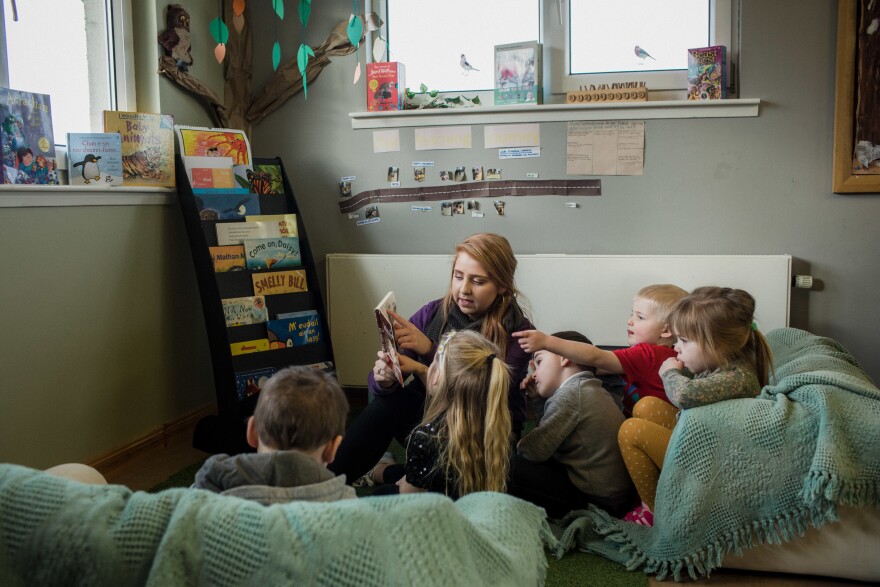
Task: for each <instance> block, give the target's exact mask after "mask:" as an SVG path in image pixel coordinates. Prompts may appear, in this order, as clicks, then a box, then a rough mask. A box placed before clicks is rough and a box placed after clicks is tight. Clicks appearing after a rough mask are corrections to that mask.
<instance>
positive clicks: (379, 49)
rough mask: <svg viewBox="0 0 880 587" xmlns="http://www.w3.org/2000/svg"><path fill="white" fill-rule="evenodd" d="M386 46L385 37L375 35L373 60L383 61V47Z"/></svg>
mask: <svg viewBox="0 0 880 587" xmlns="http://www.w3.org/2000/svg"><path fill="white" fill-rule="evenodd" d="M387 48H388V45H386V44H385V39H383V38H382V37H376V40H375V41H373V61H385V49H387Z"/></svg>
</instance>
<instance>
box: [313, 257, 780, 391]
mask: <svg viewBox="0 0 880 587" xmlns="http://www.w3.org/2000/svg"><path fill="white" fill-rule="evenodd" d="M517 259H518V261H519V266H518V268H517V272H516V279H517V287H518V288H519V290H520V291H521V292H522V293H523V294H524V296H525V304H524V306H525V307H526V309H527V310H528V311H529V315H530V316H531V318H532V321H533V322H534V323H535V325H536V326H537V327H538V328H539V329H541V330H543V331H545V332H553V331H557V330H578V331H580V332H582V333H583V334H584V335H586V336H587V337H589V338H590V339H591V340H592V341H593V342H595V343H596V344H609V345H625V344H626V320H627V318H628V317H629V314H630V310H631V308H632V298H633V295H634V294H635V293H636V292H637V291H638V290H639V289H641V288H642V287H644V286H646V285H650V284H652V283H674V284H676V285H678V286H680V287H682V288H684V289H686V290H688V291H690V290H692V289H694V288H695V287H699V286H701V285H719V286H724V287H737V288H740V289H744V290H746V291H748V292H749V293H750V294H752V295H753V296H754V297H755V300H756V302H757V309H756V319H757V322H758V325H759V326H760V328H761V329H762V330H763V331H764V332H767V331H769V330H772V329H773V328H779V327H781V326H788V317H789V301H790V292H791V256H789V255H519V256H517ZM451 274H452V255H351V254H332V255H327V305H328V307H327V313H328V320H329V321H330V334H331V337H332V340H333V354H334V356H335V359H336V368H337V374H338V376H339V381H340V383H342V385H346V386H365V385H366V377H367V372H368V371H369V370H370V369H371V368H372V366H373V363H374V362H375V360H376V352H377V351H378V349H379V335H378V333H377V331H376V320H375V318H374V317H373V308H374V307H375V306H376V304H378V303H379V300H381V299H382V296H383V295H385V293H386V292H388V291H389V290H394V292H395V294H396V296H397V305H398V309H399V311H400V314H402V315H404V316H407V317H409V316H410V315H412V314H413V313H415V311H416V310H418V309H419V308H420V307H421V306H422V305H424V304H425V303H426V302H428V301H430V300H433V299H436V298H439V297H442V296H443V295H444V294H445V293H446V289H447V288H448V287H449V281H450V277H451Z"/></svg>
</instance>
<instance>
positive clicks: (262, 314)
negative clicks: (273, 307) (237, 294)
mask: <svg viewBox="0 0 880 587" xmlns="http://www.w3.org/2000/svg"><path fill="white" fill-rule="evenodd" d="M220 301H221V302H222V303H223V317H224V318H226V326H227V327H231V326H244V325H246V324H260V323H262V322H268V321H269V309H268V308H267V307H266V298H264V297H263V296H250V297H243V298H227V299H224V300H220Z"/></svg>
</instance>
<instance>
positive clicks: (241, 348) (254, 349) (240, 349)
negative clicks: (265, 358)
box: [229, 338, 269, 356]
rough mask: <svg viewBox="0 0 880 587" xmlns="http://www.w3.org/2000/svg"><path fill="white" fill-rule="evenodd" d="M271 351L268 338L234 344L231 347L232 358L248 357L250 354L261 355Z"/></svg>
mask: <svg viewBox="0 0 880 587" xmlns="http://www.w3.org/2000/svg"><path fill="white" fill-rule="evenodd" d="M268 350H269V339H268V338H257V339H255V340H245V341H242V342H233V343H232V344H230V345H229V354H231V355H232V356H237V355H247V354H250V353H261V352H263V351H268Z"/></svg>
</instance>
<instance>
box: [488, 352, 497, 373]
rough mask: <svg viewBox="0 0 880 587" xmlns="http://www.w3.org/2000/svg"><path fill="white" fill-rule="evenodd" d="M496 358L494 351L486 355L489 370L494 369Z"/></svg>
mask: <svg viewBox="0 0 880 587" xmlns="http://www.w3.org/2000/svg"><path fill="white" fill-rule="evenodd" d="M494 360H495V353H492V354H490V355H486V367H487V368H488V369H489V371H491V370H492V361H494Z"/></svg>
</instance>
